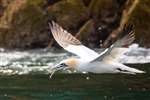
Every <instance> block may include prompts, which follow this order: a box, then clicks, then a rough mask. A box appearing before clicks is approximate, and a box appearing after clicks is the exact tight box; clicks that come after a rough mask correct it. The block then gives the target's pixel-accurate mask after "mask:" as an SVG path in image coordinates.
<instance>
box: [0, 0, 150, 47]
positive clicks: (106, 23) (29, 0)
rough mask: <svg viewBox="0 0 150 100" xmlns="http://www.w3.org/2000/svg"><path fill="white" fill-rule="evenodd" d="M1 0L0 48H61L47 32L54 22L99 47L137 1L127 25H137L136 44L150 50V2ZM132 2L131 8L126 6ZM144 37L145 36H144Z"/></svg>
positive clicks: (125, 0) (85, 42)
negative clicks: (49, 25) (51, 21)
mask: <svg viewBox="0 0 150 100" xmlns="http://www.w3.org/2000/svg"><path fill="white" fill-rule="evenodd" d="M47 1H48V2H46V0H0V47H5V48H22V49H30V48H45V47H47V46H49V47H51V46H58V45H57V43H56V42H55V40H53V37H52V35H51V34H50V36H48V33H50V31H49V28H48V24H47V23H48V20H55V21H56V22H57V23H59V24H60V25H61V26H63V28H64V29H66V30H68V31H69V32H70V33H72V34H73V35H74V36H76V37H77V38H79V39H80V40H81V41H82V42H83V44H85V45H87V46H89V47H99V43H100V40H101V41H102V43H103V42H104V41H105V40H106V39H107V37H108V36H109V35H110V34H111V32H113V31H114V30H116V29H117V28H118V27H120V23H121V21H122V20H123V19H124V18H125V17H122V15H123V14H124V13H123V12H125V10H126V9H129V8H130V7H132V5H133V4H134V1H138V3H137V4H136V7H134V9H133V10H132V12H131V13H130V14H129V15H127V16H128V20H127V21H125V23H124V24H126V23H133V24H134V25H135V32H136V37H137V42H139V43H140V44H142V45H143V46H149V47H150V41H149V39H148V38H146V37H150V34H149V32H150V23H149V20H150V11H149V10H150V2H149V0H47ZM129 1H130V2H131V1H132V2H131V4H130V5H131V6H128V5H127V3H129ZM143 34H144V35H143Z"/></svg>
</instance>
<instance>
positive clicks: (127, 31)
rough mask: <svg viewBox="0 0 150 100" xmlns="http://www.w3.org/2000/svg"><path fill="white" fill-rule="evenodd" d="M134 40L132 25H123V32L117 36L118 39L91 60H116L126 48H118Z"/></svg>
mask: <svg viewBox="0 0 150 100" xmlns="http://www.w3.org/2000/svg"><path fill="white" fill-rule="evenodd" d="M134 40H135V34H134V31H133V27H132V26H127V27H124V29H123V34H122V35H120V37H118V40H117V41H116V42H115V43H114V44H112V45H111V46H110V47H109V48H107V49H105V50H104V52H102V53H101V54H100V55H99V57H97V58H96V59H94V60H93V61H97V60H98V61H105V62H112V61H115V60H117V59H118V58H119V57H120V56H121V55H123V54H124V53H125V52H127V50H128V49H125V48H123V49H122V48H118V47H124V46H129V45H130V44H131V43H132V42H133V41H134Z"/></svg>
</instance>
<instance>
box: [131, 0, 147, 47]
mask: <svg viewBox="0 0 150 100" xmlns="http://www.w3.org/2000/svg"><path fill="white" fill-rule="evenodd" d="M128 22H129V23H133V24H134V25H135V33H136V39H137V40H136V42H138V43H139V44H141V45H142V46H145V47H150V39H149V38H150V1H149V0H139V3H138V4H137V6H136V8H135V9H134V11H133V12H132V14H131V16H130V19H129V21H128Z"/></svg>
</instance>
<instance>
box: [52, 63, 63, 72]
mask: <svg viewBox="0 0 150 100" xmlns="http://www.w3.org/2000/svg"><path fill="white" fill-rule="evenodd" d="M65 68H66V66H64V65H61V64H58V65H56V66H54V67H53V68H52V70H54V71H59V70H62V69H65Z"/></svg>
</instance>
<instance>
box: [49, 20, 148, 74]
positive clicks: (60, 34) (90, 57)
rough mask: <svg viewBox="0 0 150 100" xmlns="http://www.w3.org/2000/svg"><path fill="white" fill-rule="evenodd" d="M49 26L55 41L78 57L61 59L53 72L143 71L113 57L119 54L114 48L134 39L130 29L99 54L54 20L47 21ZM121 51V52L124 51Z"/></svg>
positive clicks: (131, 72) (130, 72)
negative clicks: (70, 70)
mask: <svg viewBox="0 0 150 100" xmlns="http://www.w3.org/2000/svg"><path fill="white" fill-rule="evenodd" d="M49 27H50V29H51V33H52V35H53V37H54V39H55V40H56V41H57V43H58V44H59V45H60V46H61V47H63V48H64V49H65V50H67V51H68V52H71V53H73V54H75V55H77V56H78V57H79V58H75V57H74V58H68V59H65V60H63V61H61V62H60V63H59V64H57V65H56V66H54V67H52V70H54V72H55V71H57V70H61V69H73V70H76V71H78V72H90V73H125V74H136V73H145V72H144V71H141V70H138V69H135V68H131V67H128V66H126V65H124V64H122V63H119V62H117V61H116V60H115V58H117V57H118V56H119V55H120V54H121V53H118V52H117V50H118V49H116V47H121V46H124V45H129V44H131V43H132V42H133V41H134V39H135V35H134V32H133V31H130V32H129V33H128V34H127V35H125V36H124V37H122V38H121V39H118V40H117V41H116V42H115V43H114V44H112V45H111V46H110V47H109V48H106V49H105V50H104V51H103V52H101V53H100V54H99V53H97V52H95V51H93V50H91V49H90V48H88V47H86V46H84V45H83V44H82V43H81V42H80V41H79V40H78V39H76V38H75V37H74V36H73V35H71V34H70V33H69V32H67V31H66V30H64V29H63V28H62V27H61V26H59V25H58V24H57V23H55V22H54V21H52V22H51V23H49ZM114 51H115V52H114ZM119 52H120V51H119ZM121 52H122V53H123V52H124V51H121Z"/></svg>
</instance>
